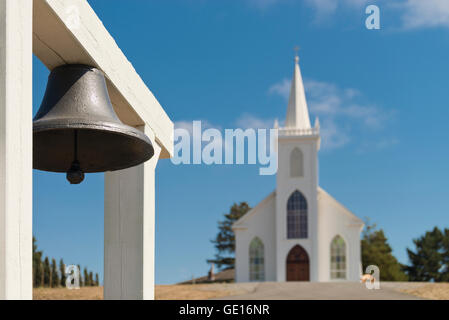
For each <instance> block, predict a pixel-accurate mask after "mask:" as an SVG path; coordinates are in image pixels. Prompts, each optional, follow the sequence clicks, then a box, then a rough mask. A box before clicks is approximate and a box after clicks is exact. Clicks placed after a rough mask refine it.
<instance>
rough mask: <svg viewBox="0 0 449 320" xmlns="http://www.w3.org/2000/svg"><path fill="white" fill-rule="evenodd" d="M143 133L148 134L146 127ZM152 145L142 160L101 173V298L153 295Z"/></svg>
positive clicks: (153, 179) (150, 297)
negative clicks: (102, 204) (102, 272)
mask: <svg viewBox="0 0 449 320" xmlns="http://www.w3.org/2000/svg"><path fill="white" fill-rule="evenodd" d="M145 133H146V134H148V135H151V132H150V131H149V129H148V128H146V129H145ZM154 147H155V154H154V156H153V158H151V159H150V160H149V161H147V162H146V163H145V164H142V165H140V166H137V167H133V168H129V169H125V170H121V171H115V172H107V173H106V174H105V183H104V188H105V193H104V204H105V205H104V210H105V212H104V298H105V299H114V300H116V299H145V300H151V299H154V244H155V239H154V237H155V233H154V232H155V228H154V225H155V193H154V190H155V169H156V165H157V161H158V159H159V155H160V152H161V148H160V146H158V145H157V144H156V143H154Z"/></svg>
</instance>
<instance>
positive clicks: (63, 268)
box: [59, 259, 67, 287]
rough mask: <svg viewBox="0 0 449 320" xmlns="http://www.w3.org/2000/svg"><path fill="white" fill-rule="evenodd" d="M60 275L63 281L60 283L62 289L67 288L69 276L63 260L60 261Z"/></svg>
mask: <svg viewBox="0 0 449 320" xmlns="http://www.w3.org/2000/svg"><path fill="white" fill-rule="evenodd" d="M59 273H60V274H61V281H60V282H59V283H60V285H61V287H65V282H66V280H67V276H66V274H65V264H64V261H63V260H62V259H61V260H59Z"/></svg>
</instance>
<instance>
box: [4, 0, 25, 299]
mask: <svg viewBox="0 0 449 320" xmlns="http://www.w3.org/2000/svg"><path fill="white" fill-rule="evenodd" d="M32 17H33V1H32V0H0V299H32V290H33V288H32V188H33V186H32V166H33V164H32V156H33V154H32V134H33V133H32V53H33V51H32Z"/></svg>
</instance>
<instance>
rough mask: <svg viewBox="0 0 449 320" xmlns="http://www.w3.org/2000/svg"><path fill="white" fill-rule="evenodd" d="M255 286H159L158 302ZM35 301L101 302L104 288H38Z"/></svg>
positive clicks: (227, 293) (200, 297)
mask: <svg viewBox="0 0 449 320" xmlns="http://www.w3.org/2000/svg"><path fill="white" fill-rule="evenodd" d="M252 288H253V286H252V285H248V286H239V287H236V286H233V285H232V284H196V285H157V286H156V288H155V295H156V300H206V299H214V298H220V297H226V296H230V295H238V294H245V293H248V292H250V291H251V290H252ZM33 299H35V300H101V299H103V287H82V288H80V289H79V290H68V289H66V288H57V289H51V288H37V289H34V290H33Z"/></svg>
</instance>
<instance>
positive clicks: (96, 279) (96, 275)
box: [95, 273, 100, 287]
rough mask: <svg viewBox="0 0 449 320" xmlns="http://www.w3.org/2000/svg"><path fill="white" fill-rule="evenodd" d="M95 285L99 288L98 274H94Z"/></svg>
mask: <svg viewBox="0 0 449 320" xmlns="http://www.w3.org/2000/svg"><path fill="white" fill-rule="evenodd" d="M95 285H96V286H97V287H98V286H100V277H99V276H98V273H96V274H95Z"/></svg>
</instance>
